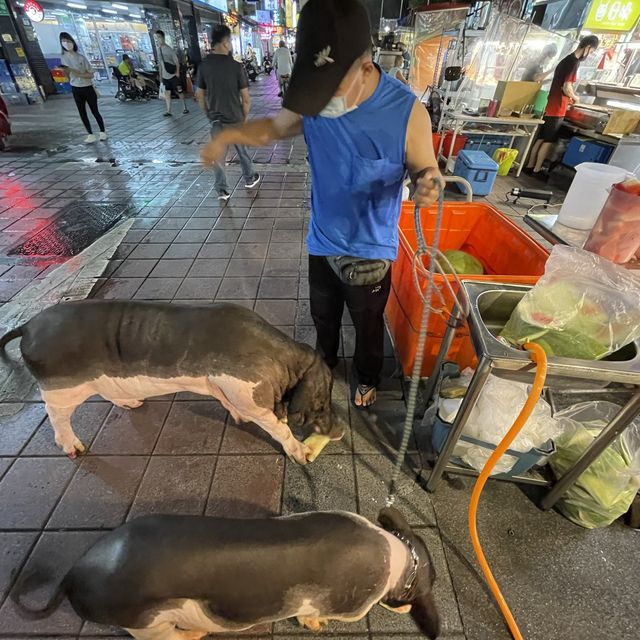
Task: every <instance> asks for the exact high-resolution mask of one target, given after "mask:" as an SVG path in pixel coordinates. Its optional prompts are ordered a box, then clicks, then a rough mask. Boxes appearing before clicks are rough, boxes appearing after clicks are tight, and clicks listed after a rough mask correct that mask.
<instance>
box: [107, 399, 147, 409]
mask: <svg viewBox="0 0 640 640" xmlns="http://www.w3.org/2000/svg"><path fill="white" fill-rule="evenodd" d="M112 403H113V404H115V405H116V407H120V408H121V409H137V408H138V407H141V406H142V405H143V404H144V403H143V402H142V400H112Z"/></svg>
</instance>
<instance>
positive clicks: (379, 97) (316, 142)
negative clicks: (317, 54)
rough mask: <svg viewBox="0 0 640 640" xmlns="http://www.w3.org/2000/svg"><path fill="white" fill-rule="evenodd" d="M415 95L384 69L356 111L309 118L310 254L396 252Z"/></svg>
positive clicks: (386, 254)
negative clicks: (336, 115) (371, 91)
mask: <svg viewBox="0 0 640 640" xmlns="http://www.w3.org/2000/svg"><path fill="white" fill-rule="evenodd" d="M415 103H416V97H415V95H414V94H413V93H412V92H411V90H410V89H409V88H408V87H407V86H405V85H403V84H402V83H400V82H399V81H398V80H395V79H393V78H391V77H390V76H388V75H387V74H385V73H381V74H380V82H379V83H378V87H377V88H376V90H375V91H374V93H373V94H372V95H371V97H370V98H369V99H368V100H366V101H365V102H363V103H362V104H361V105H359V106H358V108H357V109H355V110H354V111H351V112H350V113H348V114H346V115H344V116H341V117H340V118H323V117H322V116H314V117H305V118H304V136H305V140H306V142H307V146H308V149H309V164H310V165H311V177H312V187H311V222H310V224H309V234H308V236H307V244H308V247H309V253H310V254H311V255H315V256H341V255H350V256H355V257H358V258H385V259H388V260H395V259H396V256H397V253H398V218H399V216H400V204H401V201H402V182H403V179H404V175H405V155H406V154H405V147H406V138H407V125H408V123H409V116H410V115H411V110H412V109H413V106H414V105H415Z"/></svg>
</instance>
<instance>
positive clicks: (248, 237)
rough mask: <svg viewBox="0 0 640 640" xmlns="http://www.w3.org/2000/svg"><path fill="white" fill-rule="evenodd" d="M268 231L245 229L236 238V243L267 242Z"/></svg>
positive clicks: (268, 237)
mask: <svg viewBox="0 0 640 640" xmlns="http://www.w3.org/2000/svg"><path fill="white" fill-rule="evenodd" d="M270 238H271V230H270V229H245V230H244V231H243V232H242V233H241V234H240V237H239V238H238V242H269V239H270Z"/></svg>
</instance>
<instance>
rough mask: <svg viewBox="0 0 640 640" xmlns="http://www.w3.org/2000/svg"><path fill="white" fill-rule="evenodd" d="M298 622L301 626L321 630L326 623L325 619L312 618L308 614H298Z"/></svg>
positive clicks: (311, 629)
mask: <svg viewBox="0 0 640 640" xmlns="http://www.w3.org/2000/svg"><path fill="white" fill-rule="evenodd" d="M298 622H299V623H300V626H301V627H304V628H305V629H309V630H310V631H322V628H323V627H324V626H326V624H327V620H325V619H324V618H312V617H310V616H298Z"/></svg>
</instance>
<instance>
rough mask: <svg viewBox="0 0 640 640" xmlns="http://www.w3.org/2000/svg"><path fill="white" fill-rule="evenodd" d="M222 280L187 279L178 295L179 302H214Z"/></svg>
mask: <svg viewBox="0 0 640 640" xmlns="http://www.w3.org/2000/svg"><path fill="white" fill-rule="evenodd" d="M220 281H221V279H220V278H191V277H188V278H185V279H184V281H183V282H182V284H181V285H180V288H179V289H178V291H177V293H176V299H177V300H213V299H214V298H215V296H216V292H217V291H218V288H219V287H220Z"/></svg>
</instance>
